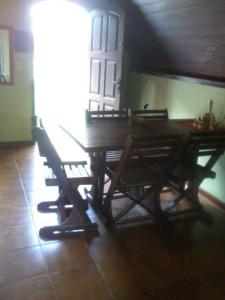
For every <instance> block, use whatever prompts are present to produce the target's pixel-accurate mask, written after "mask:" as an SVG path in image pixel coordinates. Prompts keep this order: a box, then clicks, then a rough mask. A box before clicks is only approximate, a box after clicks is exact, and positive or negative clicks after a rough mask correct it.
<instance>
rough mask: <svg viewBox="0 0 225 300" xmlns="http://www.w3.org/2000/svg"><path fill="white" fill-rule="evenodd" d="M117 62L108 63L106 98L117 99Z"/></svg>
mask: <svg viewBox="0 0 225 300" xmlns="http://www.w3.org/2000/svg"><path fill="white" fill-rule="evenodd" d="M115 80H116V62H114V61H109V60H107V61H106V67H105V90H104V96H105V97H110V98H115Z"/></svg>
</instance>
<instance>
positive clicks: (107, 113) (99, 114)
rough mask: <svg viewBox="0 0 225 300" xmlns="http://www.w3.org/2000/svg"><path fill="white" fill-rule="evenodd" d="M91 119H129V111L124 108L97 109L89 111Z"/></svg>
mask: <svg viewBox="0 0 225 300" xmlns="http://www.w3.org/2000/svg"><path fill="white" fill-rule="evenodd" d="M89 117H90V121H96V120H97V121H101V120H107V119H127V118H128V111H127V109H123V110H114V109H112V110H95V111H93V110H92V111H89Z"/></svg>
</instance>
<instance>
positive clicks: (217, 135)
mask: <svg viewBox="0 0 225 300" xmlns="http://www.w3.org/2000/svg"><path fill="white" fill-rule="evenodd" d="M224 152H225V130H224V131H211V132H210V131H205V132H192V133H191V139H190V142H189V144H188V146H187V149H186V156H187V157H189V158H192V159H193V158H196V159H197V158H198V157H200V156H209V158H210V167H212V166H213V165H214V163H215V162H216V161H217V159H218V158H219V157H220V156H221V155H222V154H223V153H224ZM208 166H209V163H208Z"/></svg>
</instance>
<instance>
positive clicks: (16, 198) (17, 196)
mask: <svg viewBox="0 0 225 300" xmlns="http://www.w3.org/2000/svg"><path fill="white" fill-rule="evenodd" d="M26 205H27V201H26V197H25V195H24V192H23V191H22V192H18V193H11V191H7V193H0V207H2V206H6V207H9V206H12V207H17V206H26Z"/></svg>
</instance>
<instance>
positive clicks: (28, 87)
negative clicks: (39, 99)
mask: <svg viewBox="0 0 225 300" xmlns="http://www.w3.org/2000/svg"><path fill="white" fill-rule="evenodd" d="M31 4H32V1H28V0H1V4H0V25H2V26H10V27H12V28H13V29H14V30H25V31H30V28H31V26H30V7H31ZM13 77H14V82H13V84H12V85H0V142H11V141H29V140H31V132H30V131H31V116H32V109H33V100H32V55H31V53H15V52H13Z"/></svg>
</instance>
